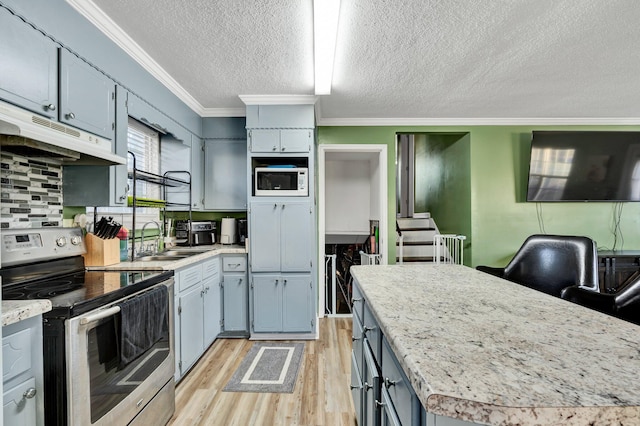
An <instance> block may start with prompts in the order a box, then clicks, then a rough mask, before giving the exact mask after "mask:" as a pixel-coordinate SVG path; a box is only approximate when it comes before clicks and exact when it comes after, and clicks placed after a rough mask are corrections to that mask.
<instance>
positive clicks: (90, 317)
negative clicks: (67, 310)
mask: <svg viewBox="0 0 640 426" xmlns="http://www.w3.org/2000/svg"><path fill="white" fill-rule="evenodd" d="M118 312H120V306H112V307H111V308H108V309H103V310H101V311H100V312H96V313H95V314H91V315H87V316H86V317H83V318H80V324H82V325H87V324H90V323H92V322H96V321H98V320H101V319H103V318H107V317H110V316H112V315H115V314H117V313H118Z"/></svg>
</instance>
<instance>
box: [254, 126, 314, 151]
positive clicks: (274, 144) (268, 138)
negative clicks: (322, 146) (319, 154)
mask: <svg viewBox="0 0 640 426" xmlns="http://www.w3.org/2000/svg"><path fill="white" fill-rule="evenodd" d="M249 139H250V140H249V144H250V147H251V152H264V153H267V152H270V153H273V154H287V153H292V152H305V153H308V152H310V151H311V147H312V146H313V130H312V129H251V130H249Z"/></svg>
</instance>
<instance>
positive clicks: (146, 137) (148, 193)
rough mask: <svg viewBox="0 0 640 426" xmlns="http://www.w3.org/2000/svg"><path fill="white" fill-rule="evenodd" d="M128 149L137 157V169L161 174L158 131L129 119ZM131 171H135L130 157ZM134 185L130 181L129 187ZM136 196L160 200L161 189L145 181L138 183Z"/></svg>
mask: <svg viewBox="0 0 640 426" xmlns="http://www.w3.org/2000/svg"><path fill="white" fill-rule="evenodd" d="M127 136H128V149H129V151H131V152H133V155H135V157H136V168H137V169H138V170H143V171H145V172H149V173H154V174H160V135H159V133H158V132H157V131H155V130H153V129H152V128H150V127H147V126H145V125H144V124H142V123H140V122H138V121H136V120H135V119H133V118H131V117H129V126H128V135H127ZM128 163H129V170H132V169H133V159H132V158H131V156H128ZM132 185H133V181H132V180H131V179H130V181H129V186H130V187H131V186H132ZM136 196H138V197H146V198H152V199H159V198H160V187H159V186H158V185H155V184H149V183H147V182H144V181H140V180H138V181H136Z"/></svg>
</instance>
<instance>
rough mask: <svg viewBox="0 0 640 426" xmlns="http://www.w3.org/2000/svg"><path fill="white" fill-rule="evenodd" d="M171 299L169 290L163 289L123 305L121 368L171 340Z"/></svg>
mask: <svg viewBox="0 0 640 426" xmlns="http://www.w3.org/2000/svg"><path fill="white" fill-rule="evenodd" d="M168 297H169V296H168V290H167V288H166V287H165V286H160V287H157V288H155V289H153V290H150V291H147V292H145V293H142V294H140V295H138V296H136V297H132V298H130V299H128V300H125V301H124V302H122V303H121V304H120V368H124V367H126V366H127V364H129V363H130V362H131V361H133V360H135V359H136V358H138V357H139V356H140V355H142V354H143V353H145V352H146V351H148V350H149V349H150V348H151V347H152V346H153V345H154V344H155V343H156V342H157V341H158V340H160V339H162V338H163V337H168V331H169V312H168V309H169V303H168V300H169V299H168Z"/></svg>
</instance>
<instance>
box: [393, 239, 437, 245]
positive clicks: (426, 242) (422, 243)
mask: <svg viewBox="0 0 640 426" xmlns="http://www.w3.org/2000/svg"><path fill="white" fill-rule="evenodd" d="M402 245H403V246H404V247H407V246H432V245H433V240H431V241H406V240H405V241H403V242H402ZM399 246H400V242H399V241H396V247H399Z"/></svg>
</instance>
